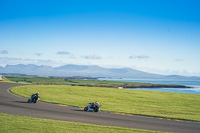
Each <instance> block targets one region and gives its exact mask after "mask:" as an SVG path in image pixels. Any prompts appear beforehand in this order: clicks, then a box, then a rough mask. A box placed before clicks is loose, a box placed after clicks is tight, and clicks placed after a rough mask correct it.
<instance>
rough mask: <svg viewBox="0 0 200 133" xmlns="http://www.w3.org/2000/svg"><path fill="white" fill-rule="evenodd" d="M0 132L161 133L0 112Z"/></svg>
mask: <svg viewBox="0 0 200 133" xmlns="http://www.w3.org/2000/svg"><path fill="white" fill-rule="evenodd" d="M0 120H1V121H0V132H1V133H52V132H53V133H66V132H68V133H69V132H70V133H79V132H81V133H88V132H92V133H100V132H103V133H163V132H157V131H148V130H140V129H132V128H121V127H113V126H98V125H92V124H83V123H76V122H66V121H58V120H49V119H40V118H33V117H27V116H18V115H9V114H3V113H0Z"/></svg>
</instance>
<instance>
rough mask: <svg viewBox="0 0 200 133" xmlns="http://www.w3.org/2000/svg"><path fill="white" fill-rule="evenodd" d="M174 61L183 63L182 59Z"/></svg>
mask: <svg viewBox="0 0 200 133" xmlns="http://www.w3.org/2000/svg"><path fill="white" fill-rule="evenodd" d="M175 61H177V62H182V61H184V60H183V59H176V60H175Z"/></svg>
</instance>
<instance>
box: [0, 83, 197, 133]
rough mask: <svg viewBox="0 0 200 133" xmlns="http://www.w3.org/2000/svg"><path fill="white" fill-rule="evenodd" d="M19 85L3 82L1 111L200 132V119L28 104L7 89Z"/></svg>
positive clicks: (116, 124)
mask: <svg viewBox="0 0 200 133" xmlns="http://www.w3.org/2000/svg"><path fill="white" fill-rule="evenodd" d="M19 85H20V84H13V83H2V82H0V112H1V113H8V114H14V115H24V116H32V117H38V118H46V119H55V120H63V121H73V122H83V123H91V124H97V125H107V126H119V127H128V128H138V129H146V130H155V131H168V132H180V133H199V132H200V122H191V121H174V120H166V119H158V118H154V117H144V116H134V115H133V116H128V115H119V114H114V113H109V112H103V111H100V112H98V113H95V112H85V111H83V110H82V109H80V108H76V107H70V106H60V105H57V104H50V103H44V102H38V103H36V104H33V103H32V104H30V103H27V99H25V98H21V97H18V96H15V95H13V94H11V93H9V92H8V90H9V88H11V87H14V86H19Z"/></svg>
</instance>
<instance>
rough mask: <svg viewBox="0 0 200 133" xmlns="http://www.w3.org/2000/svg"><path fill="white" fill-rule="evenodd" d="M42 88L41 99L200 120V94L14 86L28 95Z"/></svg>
mask: <svg viewBox="0 0 200 133" xmlns="http://www.w3.org/2000/svg"><path fill="white" fill-rule="evenodd" d="M38 91H39V92H40V97H41V99H40V100H41V101H45V102H51V103H59V104H65V105H72V106H77V107H85V106H86V105H87V103H89V102H94V101H96V100H97V101H98V102H99V103H100V104H101V105H102V107H101V110H104V111H111V112H116V113H126V114H138V115H148V116H156V117H162V118H172V119H184V120H194V121H200V95H194V94H179V93H167V92H154V91H141V90H129V89H116V88H105V87H85V86H68V85H27V86H19V87H14V88H12V89H11V92H13V93H15V94H18V95H20V96H23V97H26V98H29V97H30V96H31V94H33V93H36V92H38Z"/></svg>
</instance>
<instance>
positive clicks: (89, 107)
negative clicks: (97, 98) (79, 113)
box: [84, 103, 101, 112]
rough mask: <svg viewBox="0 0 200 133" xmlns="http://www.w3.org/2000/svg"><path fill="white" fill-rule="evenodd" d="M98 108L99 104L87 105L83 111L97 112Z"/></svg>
mask: <svg viewBox="0 0 200 133" xmlns="http://www.w3.org/2000/svg"><path fill="white" fill-rule="evenodd" d="M100 107H101V105H100V104H94V103H88V105H87V106H86V107H85V108H84V111H90V112H98V111H99V110H100Z"/></svg>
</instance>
